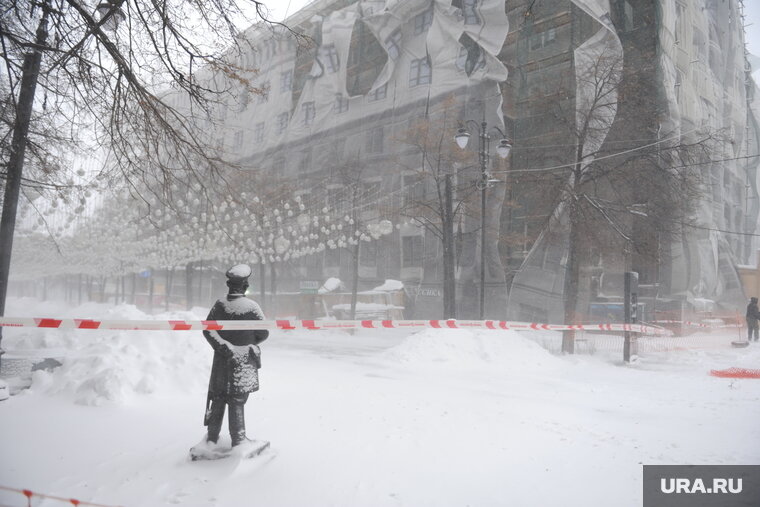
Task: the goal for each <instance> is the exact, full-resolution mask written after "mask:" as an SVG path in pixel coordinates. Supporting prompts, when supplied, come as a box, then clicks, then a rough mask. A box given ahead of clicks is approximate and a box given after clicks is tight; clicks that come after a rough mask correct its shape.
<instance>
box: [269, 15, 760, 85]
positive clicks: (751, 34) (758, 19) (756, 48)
mask: <svg viewBox="0 0 760 507" xmlns="http://www.w3.org/2000/svg"><path fill="white" fill-rule="evenodd" d="M311 2H312V0H267V1H266V5H267V7H268V8H269V10H270V11H271V13H272V15H273V16H272V17H273V18H274V19H276V20H283V19H285V18H286V17H287V16H289V15H291V14H293V13H295V12H297V11H298V10H299V9H301V8H303V7H305V6H307V5H308V4H310V3H311ZM744 13H745V15H746V16H747V18H746V23H747V25H748V26H747V28H746V34H745V36H746V38H747V45H748V47H749V51H750V52H751V53H752V54H754V55H756V56H758V57H760V0H744ZM754 76H755V80H756V81H757V80H760V68H757V69H755V73H754Z"/></svg>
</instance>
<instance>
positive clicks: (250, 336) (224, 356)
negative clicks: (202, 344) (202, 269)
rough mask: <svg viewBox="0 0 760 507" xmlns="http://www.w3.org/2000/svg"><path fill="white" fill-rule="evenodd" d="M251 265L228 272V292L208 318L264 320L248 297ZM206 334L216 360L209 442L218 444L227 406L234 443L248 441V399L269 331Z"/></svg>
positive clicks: (210, 395) (210, 388)
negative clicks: (246, 423) (245, 411)
mask: <svg viewBox="0 0 760 507" xmlns="http://www.w3.org/2000/svg"><path fill="white" fill-rule="evenodd" d="M249 276H251V268H250V267H249V266H247V265H245V264H239V265H237V266H234V267H232V268H230V269H229V271H227V287H229V293H228V294H227V297H225V298H224V299H219V300H218V301H217V302H216V303H215V304H214V306H213V308H211V311H210V312H209V314H208V318H207V319H208V320H263V319H264V314H263V313H262V311H261V308H259V305H258V304H257V303H256V302H254V301H252V300H250V299H248V298H247V297H245V291H246V289H247V288H248V277H249ZM203 336H205V337H206V340H207V341H208V342H209V344H210V345H211V346H212V347H213V348H214V362H213V364H212V366H211V378H210V380H209V386H208V399H207V401H206V417H205V419H204V425H205V426H207V427H208V432H207V433H206V441H207V442H209V443H216V442H217V440H218V439H219V432H220V431H221V429H222V420H223V419H224V408H225V406H226V407H228V415H227V417H228V419H229V427H230V437H232V446H233V447H235V446H237V445H240V444H241V443H244V442H246V441H248V439H247V438H246V436H245V413H244V408H245V402H246V401H248V395H249V394H250V393H252V392H255V391H258V389H259V372H258V370H259V368H261V351H260V349H259V344H260V343H261V342H263V341H264V340H266V339H267V337H268V336H269V331H267V330H255V331H254V330H220V331H204V332H203Z"/></svg>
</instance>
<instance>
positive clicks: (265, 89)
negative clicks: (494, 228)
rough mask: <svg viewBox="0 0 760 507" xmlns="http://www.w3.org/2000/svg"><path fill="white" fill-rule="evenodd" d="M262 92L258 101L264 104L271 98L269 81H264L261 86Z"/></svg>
mask: <svg viewBox="0 0 760 507" xmlns="http://www.w3.org/2000/svg"><path fill="white" fill-rule="evenodd" d="M259 89H260V91H261V93H259V97H258V103H259V104H264V103H266V101H267V100H269V81H264V82H263V83H261V86H260V87H259Z"/></svg>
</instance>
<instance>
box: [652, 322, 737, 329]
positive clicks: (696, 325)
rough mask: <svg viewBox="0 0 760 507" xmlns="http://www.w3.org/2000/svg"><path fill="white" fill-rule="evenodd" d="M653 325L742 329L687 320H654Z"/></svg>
mask: <svg viewBox="0 0 760 507" xmlns="http://www.w3.org/2000/svg"><path fill="white" fill-rule="evenodd" d="M653 324H680V325H682V326H687V327H701V328H706V329H723V328H737V327H744V324H717V323H715V324H713V323H705V322H691V321H688V320H655V321H654V322H653Z"/></svg>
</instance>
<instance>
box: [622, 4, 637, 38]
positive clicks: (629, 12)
mask: <svg viewBox="0 0 760 507" xmlns="http://www.w3.org/2000/svg"><path fill="white" fill-rule="evenodd" d="M622 4H623V5H622V10H623V12H622V14H623V28H624V30H625V31H626V32H630V31H631V30H633V29H634V28H636V19H635V17H634V13H633V6H632V5H631V3H630V2H629V1H628V0H624V1H623V2H622Z"/></svg>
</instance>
